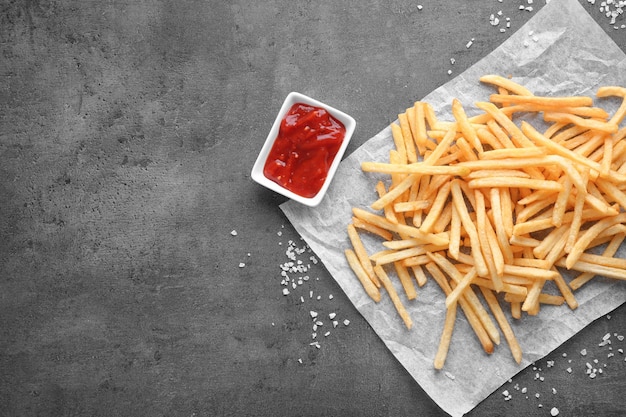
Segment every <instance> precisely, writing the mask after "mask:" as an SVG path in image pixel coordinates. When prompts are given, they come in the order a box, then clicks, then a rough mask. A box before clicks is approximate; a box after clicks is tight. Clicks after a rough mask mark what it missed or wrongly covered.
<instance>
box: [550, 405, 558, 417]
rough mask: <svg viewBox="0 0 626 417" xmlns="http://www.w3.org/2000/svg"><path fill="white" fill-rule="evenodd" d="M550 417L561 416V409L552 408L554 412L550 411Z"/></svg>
mask: <svg viewBox="0 0 626 417" xmlns="http://www.w3.org/2000/svg"><path fill="white" fill-rule="evenodd" d="M550 415H551V416H552V417H556V416H558V415H559V409H558V408H556V407H552V410H550Z"/></svg>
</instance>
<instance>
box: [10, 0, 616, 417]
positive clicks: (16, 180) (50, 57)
mask: <svg viewBox="0 0 626 417" xmlns="http://www.w3.org/2000/svg"><path fill="white" fill-rule="evenodd" d="M581 3H582V4H584V6H585V7H586V8H587V10H589V12H590V13H591V14H592V15H593V16H594V18H596V19H597V20H598V22H599V23H600V24H602V25H603V27H604V28H606V31H607V33H609V35H610V36H611V37H613V39H614V40H615V41H616V42H617V43H618V44H619V45H622V47H623V45H626V30H614V29H613V28H612V27H611V26H610V25H608V23H607V20H606V19H605V18H604V16H603V15H602V14H601V13H600V12H599V11H598V5H596V6H591V5H589V4H588V2H586V1H582V0H581ZM422 4H423V6H424V7H423V10H421V11H420V10H418V8H417V6H418V2H414V1H404V0H397V1H390V2H384V1H376V0H368V1H345V2H338V1H321V2H310V1H299V0H298V1H285V0H273V1H264V2H255V1H242V0H237V1H229V2H223V1H212V0H209V1H201V0H182V1H172V0H154V1H152V0H151V1H147V0H137V1H119V0H110V1H99V2H98V1H77V0H68V1H60V0H15V1H7V0H4V1H1V2H0V52H1V56H0V76H1V77H2V78H1V79H0V415H3V416H245V415H257V416H276V415H285V416H286V415H289V416H314V415H315V416H325V415H335V416H336V415H344V416H352V415H359V416H380V415H388V416H404V415H412V416H416V415H419V416H441V415H443V412H442V411H441V410H440V409H439V408H438V407H437V406H436V405H435V404H434V403H433V402H432V401H431V400H430V399H429V398H428V396H427V395H426V394H425V393H424V392H423V391H422V390H421V388H420V387H419V386H418V385H417V384H416V383H415V382H414V381H413V380H412V379H411V378H410V377H409V376H408V374H407V373H406V372H405V371H404V369H403V368H402V367H401V366H400V365H399V364H398V362H397V361H396V360H395V359H394V358H393V357H392V355H391V354H390V353H389V352H388V351H387V350H386V348H385V347H384V346H383V344H382V343H381V341H380V340H379V339H378V338H377V336H376V335H375V334H374V333H373V332H372V330H371V329H370V328H369V327H368V325H367V323H366V322H365V321H364V320H363V319H362V318H361V316H359V314H358V312H357V311H356V309H355V308H354V307H353V306H352V305H351V304H350V302H349V301H348V299H347V298H346V297H345V295H344V294H343V293H342V292H341V290H340V289H339V288H338V286H337V285H336V283H335V282H334V281H333V279H332V277H331V276H330V275H329V274H328V273H327V272H326V271H325V269H324V268H323V267H322V266H321V265H312V267H311V270H310V271H309V275H310V276H311V279H310V281H308V282H307V283H306V285H305V287H303V288H306V292H304V293H303V295H304V296H308V295H310V292H312V293H313V294H314V296H313V297H312V298H311V297H309V299H308V301H307V303H305V304H304V305H303V304H300V303H299V300H298V299H297V298H295V297H285V296H283V295H282V293H281V290H282V287H281V285H280V265H281V264H282V263H283V262H286V261H287V257H286V255H285V251H286V248H287V247H288V245H289V241H290V240H293V241H294V242H296V243H297V244H299V245H301V244H302V243H301V242H300V241H299V240H298V236H297V235H296V233H295V232H294V230H293V229H292V228H291V227H290V225H289V224H288V223H287V222H286V220H285V218H284V216H283V215H282V213H281V212H280V210H279V208H278V204H279V203H281V202H282V201H284V200H283V199H282V198H281V197H278V196H277V195H275V194H273V193H271V192H269V191H267V190H264V189H261V187H259V186H257V185H256V184H254V183H253V182H252V181H251V180H250V178H249V171H250V169H251V167H252V164H253V162H254V159H255V157H256V154H257V152H258V150H259V149H260V146H261V142H262V140H264V138H265V136H266V134H267V132H268V130H269V128H270V125H271V123H272V120H273V117H274V115H275V113H276V111H277V109H278V108H279V106H280V103H281V102H282V100H283V98H284V97H285V96H286V95H287V93H288V92H290V91H292V90H295V91H300V92H302V93H305V94H308V95H311V96H314V97H316V98H318V99H320V100H322V101H326V102H328V103H329V104H332V105H334V106H336V107H338V108H340V109H342V110H344V111H346V112H348V113H350V114H351V115H352V116H354V117H355V118H356V119H357V121H358V128H357V132H356V134H355V137H354V139H353V142H352V143H351V145H350V148H349V149H348V152H351V151H353V150H354V149H356V147H357V146H359V145H360V144H361V143H363V142H364V141H365V140H367V139H368V138H369V137H371V136H372V135H374V134H375V133H377V132H378V131H379V130H381V129H382V128H384V127H385V126H386V125H387V124H388V123H389V122H391V121H392V120H394V119H395V117H396V115H397V114H398V112H400V111H402V110H403V109H405V108H406V107H407V106H408V105H409V104H411V103H412V102H413V101H414V100H416V99H419V98H421V97H423V96H424V95H425V94H427V93H428V92H430V91H432V90H433V89H435V88H436V87H438V86H440V85H441V84H443V83H445V82H446V81H447V80H448V79H449V77H450V75H448V74H447V70H448V69H449V68H451V69H452V70H453V71H454V73H453V74H452V76H454V74H457V73H460V72H461V71H462V70H463V69H465V68H467V67H469V66H470V65H472V64H473V63H474V62H476V61H477V60H479V59H480V58H481V57H483V56H485V55H486V54H488V53H489V52H490V51H491V50H492V49H493V48H494V47H496V46H497V45H499V44H500V43H501V42H502V41H503V40H504V39H506V38H507V37H508V36H509V34H510V33H512V32H513V31H514V30H516V29H517V28H519V26H521V25H522V24H523V23H524V22H525V21H526V20H527V19H529V18H530V17H532V15H533V13H535V12H536V10H539V9H540V8H541V7H542V5H543V4H544V2H543V1H539V0H537V1H535V4H534V8H535V11H534V12H524V11H519V10H518V6H519V5H520V4H524V5H527V2H526V1H521V0H520V1H517V2H509V1H504V2H501V3H500V2H497V1H486V0H481V1H472V2H465V1H446V2H436V1H424V2H422ZM498 10H503V11H504V12H505V15H507V16H510V17H511V18H512V19H511V22H512V27H511V29H510V30H509V31H508V32H507V33H499V32H498V30H497V29H495V28H494V27H492V26H491V25H490V24H489V16H490V14H491V13H496V12H497V11H498ZM470 38H475V42H474V45H473V46H472V48H469V49H468V48H466V46H465V45H466V43H467V41H468V40H469V39H470ZM451 57H453V58H455V60H456V63H455V65H454V66H453V67H451V65H450V58H451ZM233 230H236V231H237V234H236V236H235V235H233V234H231V231H233ZM240 263H245V267H240V266H239V264H240ZM331 295H332V296H333V297H332V299H331V298H330V296H331ZM318 296H319V297H320V299H319V300H318V299H317V297H318ZM313 308H314V309H315V310H318V311H320V312H323V313H324V314H327V313H330V312H335V313H336V314H337V317H339V318H341V320H342V321H343V320H344V319H348V320H350V324H349V325H348V326H345V325H341V326H339V327H338V328H337V329H334V330H333V331H332V333H331V335H330V336H328V337H327V338H325V339H324V340H323V346H322V347H321V349H315V348H312V347H310V346H309V343H310V341H311V328H310V318H309V316H308V311H309V309H313ZM625 323H626V309H625V308H623V307H622V308H619V309H618V310H617V311H615V312H614V313H612V316H611V318H610V319H608V318H602V319H600V320H599V321H598V322H596V323H594V324H592V325H591V326H589V327H588V328H586V329H585V330H584V331H583V332H581V333H580V334H579V335H577V336H576V337H574V338H573V339H572V340H571V341H569V342H567V343H566V344H565V345H563V347H561V348H560V349H559V350H558V351H557V352H555V353H554V354H553V355H552V359H553V360H556V361H557V363H558V365H559V366H558V367H556V366H555V367H548V366H547V364H546V363H541V364H537V367H536V368H540V369H532V368H529V369H526V370H524V371H523V372H521V373H520V375H518V376H517V377H516V378H515V379H514V381H513V382H512V383H511V384H509V385H507V387H506V389H508V390H509V391H510V392H511V393H513V394H518V395H515V396H514V398H513V399H512V400H511V401H504V400H503V397H502V394H501V393H500V392H496V393H494V394H493V395H492V396H491V397H490V398H488V399H487V400H485V402H484V403H482V404H481V405H479V406H478V408H476V410H474V411H473V412H472V413H471V415H473V416H485V415H487V416H501V415H510V416H526V415H549V410H550V408H551V406H553V405H555V406H557V407H559V409H560V410H561V415H564V416H570V415H592V414H593V415H618V414H619V412H620V410H624V409H625V408H626V402H625V400H624V397H623V382H624V376H625V375H626V370H625V366H624V362H623V355H621V356H620V354H619V353H615V355H616V359H615V360H614V361H612V362H610V365H609V366H608V367H607V368H606V371H605V372H604V375H602V377H599V378H597V379H596V380H590V379H589V378H588V377H587V376H586V375H585V374H584V369H585V365H584V362H582V361H583V360H584V361H587V360H592V359H594V356H592V355H596V356H595V358H600V361H602V362H601V364H602V363H606V362H607V359H606V356H607V355H606V354H605V351H604V350H600V348H598V347H597V342H598V341H599V340H601V338H602V336H603V335H604V334H605V333H607V332H612V333H614V332H622V333H623V331H624V328H625V327H626V326H625ZM583 348H587V349H589V356H588V357H587V358H588V359H586V360H585V359H581V357H580V355H579V353H578V352H579V351H580V350H581V349H583ZM616 349H617V347H616ZM563 353H565V354H568V355H569V356H568V357H569V358H571V359H574V360H573V362H572V364H570V365H569V366H571V367H573V368H574V371H573V372H572V373H571V374H570V373H568V372H566V371H565V370H564V368H565V367H567V365H565V363H566V360H565V358H564V357H563ZM601 355H603V356H601ZM548 359H550V358H548ZM300 360H301V361H302V363H300ZM539 373H541V377H542V378H544V381H541V380H540V379H537V375H538V374H539ZM516 385H517V388H520V389H519V390H518V389H517V388H516ZM522 387H527V388H528V393H527V394H526V396H528V397H530V398H528V399H526V398H524V396H525V395H522V394H521V388H522ZM551 388H555V389H556V390H557V391H558V393H557V394H553V393H552V392H551ZM503 389H505V388H503ZM535 393H541V399H538V398H536V397H535ZM539 404H542V406H543V407H539Z"/></svg>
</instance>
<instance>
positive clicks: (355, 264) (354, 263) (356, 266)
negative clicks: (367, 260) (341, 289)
mask: <svg viewBox="0 0 626 417" xmlns="http://www.w3.org/2000/svg"><path fill="white" fill-rule="evenodd" d="M344 254H345V256H346V259H347V260H348V265H350V268H352V271H354V274H355V275H356V276H357V278H358V279H359V281H361V285H363V288H364V289H365V292H366V293H367V294H368V295H369V296H370V297H371V299H372V300H374V301H375V302H377V303H378V302H379V301H380V291H379V290H378V288H377V287H376V285H374V283H373V282H372V280H371V279H370V277H369V276H368V275H367V272H365V270H364V269H363V267H362V266H361V262H359V258H358V257H357V256H356V254H355V253H354V251H353V250H351V249H346V250H345V251H344Z"/></svg>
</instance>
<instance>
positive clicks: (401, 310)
mask: <svg viewBox="0 0 626 417" xmlns="http://www.w3.org/2000/svg"><path fill="white" fill-rule="evenodd" d="M374 271H375V272H376V275H378V278H379V279H380V281H381V282H382V284H383V287H385V290H387V293H388V294H389V298H391V301H392V302H393V305H394V307H395V308H396V310H397V311H398V314H399V315H400V317H401V318H402V321H404V325H405V326H406V327H407V329H410V328H411V327H412V326H413V320H411V316H410V315H409V313H408V312H407V311H406V308H405V307H404V304H402V300H400V297H399V296H398V293H397V292H396V289H395V288H394V286H393V284H392V282H391V280H390V279H389V276H388V275H387V273H386V272H385V270H384V269H383V267H382V266H380V265H377V266H375V267H374Z"/></svg>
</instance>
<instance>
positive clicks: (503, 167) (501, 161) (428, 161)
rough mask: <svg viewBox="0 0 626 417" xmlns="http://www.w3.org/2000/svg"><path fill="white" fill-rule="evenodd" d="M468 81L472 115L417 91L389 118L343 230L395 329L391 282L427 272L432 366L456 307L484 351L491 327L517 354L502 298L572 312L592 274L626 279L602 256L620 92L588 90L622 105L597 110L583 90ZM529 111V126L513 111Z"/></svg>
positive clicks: (625, 96)
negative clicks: (370, 185)
mask: <svg viewBox="0 0 626 417" xmlns="http://www.w3.org/2000/svg"><path fill="white" fill-rule="evenodd" d="M480 81H481V82H482V83H484V84H486V85H489V86H490V87H491V88H493V89H494V93H493V94H492V95H491V96H490V97H489V101H485V102H477V103H474V104H475V106H476V108H478V109H479V111H480V112H481V113H480V114H478V115H476V116H472V117H469V116H468V115H467V113H466V111H465V109H464V107H463V104H462V103H461V102H460V101H459V100H458V99H453V101H452V114H453V119H454V120H451V121H442V120H438V118H437V116H436V114H435V112H434V111H433V108H432V107H431V106H430V105H429V104H428V103H427V102H421V101H418V102H416V103H415V104H414V106H413V107H411V108H409V109H407V110H406V112H404V113H402V114H400V115H399V116H398V121H397V123H396V122H394V123H393V124H392V125H391V132H392V136H393V141H394V147H393V149H392V150H391V151H390V153H389V162H386V163H381V162H362V164H361V168H362V170H363V171H365V172H372V173H378V174H382V175H383V178H385V179H386V180H385V181H382V180H381V181H379V182H378V183H377V184H376V192H377V199H376V200H375V201H374V202H373V203H372V204H371V207H370V208H369V209H364V208H359V207H353V210H352V214H353V217H352V222H351V223H350V224H349V225H348V227H347V231H348V236H349V239H350V242H351V245H352V247H351V248H348V249H346V250H345V256H346V258H347V260H348V263H349V265H350V267H351V268H352V270H353V271H354V273H355V275H356V277H357V278H358V279H359V280H360V282H361V283H362V285H363V288H364V289H365V291H366V292H367V294H368V295H369V296H370V297H371V298H372V299H373V300H374V301H376V302H379V301H380V300H381V292H382V291H386V293H387V294H388V296H389V297H390V299H391V300H392V302H393V305H394V306H395V308H396V309H397V311H398V313H399V316H400V317H401V318H402V320H403V321H404V324H405V325H406V327H407V328H409V329H410V328H411V326H412V319H411V317H410V315H409V313H408V312H407V310H406V308H405V306H404V304H403V301H402V299H401V294H398V292H397V291H396V289H395V287H394V284H393V281H392V280H395V279H398V280H399V283H400V284H398V286H401V287H402V288H403V290H404V296H405V297H406V299H407V300H414V299H416V298H417V291H418V288H416V286H417V287H421V286H423V285H425V284H426V282H427V281H428V280H429V279H431V278H432V279H433V280H434V281H435V282H436V283H437V284H438V285H439V286H440V287H441V289H442V291H443V293H444V294H445V297H446V298H445V306H446V311H445V321H444V327H443V329H442V330H441V338H440V344H439V347H438V350H437V353H436V356H435V358H434V367H435V368H436V369H441V368H442V367H443V366H444V363H445V360H446V357H447V354H448V349H449V346H450V342H451V338H452V333H453V329H454V325H455V321H456V315H457V309H458V308H460V309H461V310H462V312H463V314H464V315H465V317H466V318H467V321H468V322H469V324H470V325H471V327H472V329H473V330H474V332H475V334H476V336H477V339H478V341H479V342H480V344H481V345H482V348H483V349H484V351H485V352H487V353H488V354H490V353H492V352H493V351H494V345H498V344H499V343H500V331H501V332H502V335H503V336H504V339H505V340H506V342H507V344H508V346H509V348H510V351H511V354H512V356H513V358H514V360H515V361H516V362H517V363H520V362H521V360H522V350H521V348H520V344H519V342H518V340H517V339H516V336H515V334H514V332H513V330H512V327H511V324H510V323H509V321H508V319H507V315H505V314H504V311H503V308H509V309H510V316H511V317H512V318H513V320H517V319H521V318H522V317H523V316H524V315H537V314H539V312H540V309H541V308H542V306H544V305H563V304H567V305H568V306H569V308H571V309H576V308H577V306H578V302H577V300H576V296H575V294H574V293H575V291H576V290H577V289H579V288H580V287H581V286H583V285H585V283H587V282H589V281H590V280H592V279H593V278H594V277H595V276H596V275H600V276H603V277H605V278H612V279H619V280H624V279H626V260H624V259H618V258H615V257H614V255H615V253H616V251H617V250H618V248H619V247H620V245H621V243H622V241H623V240H624V237H625V236H626V141H624V140H623V139H624V137H625V136H626V128H620V124H621V122H622V120H623V119H624V116H625V115H626V88H623V87H617V86H607V87H601V88H599V89H598V90H597V93H596V95H597V97H596V98H595V100H597V101H599V102H601V101H602V100H603V99H604V100H608V99H610V98H611V97H612V100H618V102H620V103H621V104H620V106H619V108H618V109H617V110H616V111H615V112H614V113H613V114H608V113H607V111H605V110H603V109H602V108H601V107H598V106H596V105H594V98H593V97H587V96H569V97H552V96H536V95H534V94H533V93H532V92H530V91H529V90H528V89H527V88H525V87H524V86H522V85H521V84H519V83H516V82H514V81H513V80H512V79H510V78H506V77H502V76H498V75H485V76H483V77H481V78H480ZM529 114H530V115H531V116H534V117H535V120H537V117H538V118H539V120H543V122H541V123H534V124H535V125H539V124H541V126H542V127H541V128H538V127H535V126H533V124H531V123H530V122H528V121H527V120H533V118H532V117H530V118H528V117H526V118H525V119H524V120H522V121H520V120H519V119H520V117H519V116H520V115H527V116H528V115H529ZM544 122H545V123H544ZM540 130H541V131H540ZM363 233H367V234H371V235H376V237H377V238H378V237H380V239H381V245H382V246H381V248H380V250H379V251H378V252H375V253H368V251H367V249H366V246H365V244H364V241H363V239H362V238H363ZM481 296H482V297H481ZM485 304H486V307H485ZM503 306H504V307H503ZM442 314H443V311H442ZM494 321H495V322H494Z"/></svg>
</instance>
